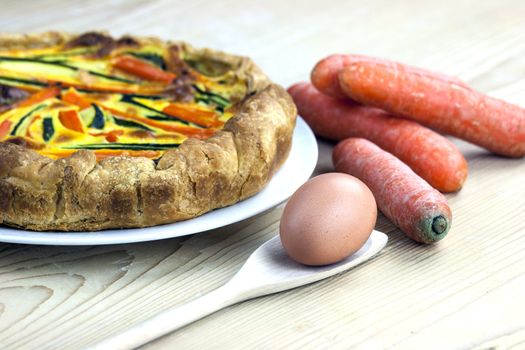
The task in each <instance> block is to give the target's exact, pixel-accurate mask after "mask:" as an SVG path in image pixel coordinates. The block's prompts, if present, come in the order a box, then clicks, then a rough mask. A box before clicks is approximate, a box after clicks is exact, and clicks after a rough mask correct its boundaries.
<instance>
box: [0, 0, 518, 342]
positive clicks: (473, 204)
mask: <svg viewBox="0 0 525 350" xmlns="http://www.w3.org/2000/svg"><path fill="white" fill-rule="evenodd" d="M524 15H525V2H523V1H520V0H515V1H510V0H503V1H496V0H493V1H483V2H481V1H474V0H455V1H452V0H442V1H439V2H436V1H430V0H425V1H417V2H416V1H410V0H405V1H396V2H391V1H386V0H369V1H357V0H351V1H342V0H334V1H331V2H326V1H319V0H316V1H276V0H269V1H261V2H255V1H222V2H208V1H200V0H197V1H191V2H189V1H186V2H183V1H167V0H154V1H142V0H131V1H111V2H105V3H102V2H97V1H74V2H70V1H64V0H53V1H45V2H44V1H41V2H33V3H31V4H30V5H29V4H28V3H23V2H21V1H14V0H8V1H2V10H1V11H0V31H3V32H24V31H43V30H48V29H59V30H68V31H78V32H80V31H84V30H89V29H101V28H102V29H107V30H110V31H111V32H112V33H114V34H124V33H139V34H148V35H157V36H161V37H163V38H179V39H185V40H188V41H190V42H192V43H194V44H195V45H197V46H210V47H215V48H221V49H224V50H227V51H231V52H234V53H240V54H246V55H250V56H251V57H253V58H254V59H255V61H256V62H258V63H259V64H260V65H261V66H262V68H263V69H264V70H265V71H266V72H267V73H268V74H269V75H270V76H271V77H272V78H273V80H275V81H276V82H279V83H281V84H283V85H286V86H287V85H290V84H292V83H294V82H297V81H300V80H306V79H308V76H309V72H310V69H311V68H312V66H313V64H314V63H315V62H316V61H317V60H318V59H320V58H321V57H323V56H326V55H328V54H330V53H335V52H353V53H362V54H369V55H375V56H381V57H385V58H390V59H395V60H399V61H403V62H406V63H409V64H413V65H417V66H421V67H424V68H429V69H433V70H437V71H442V72H445V73H448V74H453V75H459V76H460V77H461V78H462V79H464V80H465V81H467V82H468V83H469V84H471V85H473V86H474V87H475V88H477V89H479V90H481V91H484V92H487V93H488V94H490V95H492V96H495V97H499V98H504V99H506V100H508V101H510V102H513V103H517V104H521V105H522V106H525V63H524V60H523V57H524V55H525V40H524V39H525V21H523V18H524ZM454 142H455V143H456V144H457V145H458V146H459V148H460V149H461V150H462V151H463V152H464V153H465V156H466V158H467V160H468V162H469V168H470V174H469V178H468V180H467V182H466V184H465V187H464V189H463V190H462V191H461V192H459V193H457V194H453V195H448V196H447V197H448V199H449V201H450V204H451V207H452V210H453V214H454V221H453V225H452V229H451V231H450V233H449V236H448V237H447V238H446V239H445V240H444V241H442V242H440V243H439V244H437V245H434V246H422V245H419V244H416V243H414V242H412V241H410V240H409V239H407V238H406V237H405V236H404V235H403V234H402V233H401V232H400V231H399V230H397V229H396V228H395V227H393V226H392V224H391V223H389V222H388V220H386V219H385V218H384V217H380V218H379V220H378V224H377V227H376V228H377V229H379V230H381V231H384V232H386V233H388V234H389V237H390V241H389V244H388V246H387V247H386V248H385V250H384V251H383V253H382V254H381V255H380V256H379V257H377V258H376V259H374V260H373V261H370V262H368V263H366V264H364V265H362V266H360V267H358V268H357V269H354V270H352V271H351V272H350V273H347V274H342V275H338V276H336V277H333V278H331V279H329V280H326V281H323V282H320V283H317V284H315V285H311V286H307V287H305V288H301V289H296V290H293V291H290V292H286V293H280V294H276V295H273V296H269V297H265V298H261V299H256V300H252V301H249V302H246V303H243V304H240V305H237V306H234V307H230V308H228V309H225V310H222V311H220V312H218V313H216V314H214V315H212V316H210V317H208V318H206V319H203V320H201V321H199V322H196V323H194V324H192V325H190V326H188V327H185V328H183V329H181V330H180V331H178V332H176V333H173V334H170V335H168V336H166V337H163V338H161V339H159V340H157V341H155V342H152V343H150V344H148V345H146V346H145V347H144V348H145V349H151V350H154V349H164V348H181V349H212V348H213V349H215V348H228V349H241V348H272V349H273V348H291V349H299V348H300V349H319V348H330V349H334V348H344V349H347V348H352V347H356V348H366V349H381V348H395V349H421V348H425V349H432V348H434V349H443V348H447V349H454V348H475V349H487V348H497V349H500V348H501V349H507V348H510V349H520V348H524V347H525V317H523V314H524V312H525V298H524V295H525V263H524V261H525V160H523V159H520V160H515V159H506V158H501V157H496V156H493V155H490V154H488V153H486V152H485V151H483V150H481V149H480V148H477V147H475V146H472V145H469V144H466V143H464V142H462V141H459V140H454ZM332 146H333V145H332V144H331V143H328V142H325V141H322V140H321V141H320V159H319V163H318V167H317V170H316V172H317V173H321V172H326V171H331V170H332V165H331V161H330V152H331V149H332ZM281 210H282V209H281V208H276V209H274V210H271V211H269V212H267V213H264V214H262V215H259V216H258V217H256V218H252V219H249V220H247V221H244V222H241V223H237V224H235V225H232V226H229V227H225V228H221V229H218V230H214V231H210V232H208V233H204V234H199V235H195V236H191V237H185V238H180V239H170V240H164V241H158V242H147V243H138V244H129V245H111V246H104V247H96V246H91V247H89V246H87V247H44V246H23V245H13V244H1V245H0V348H2V349H16V348H19V349H77V348H82V347H85V346H87V345H89V344H91V343H94V342H96V341H97V340H100V339H102V338H104V337H106V336H108V335H111V334H113V333H115V332H117V331H118V330H121V329H125V328H127V327H129V326H130V325H131V324H134V323H135V322H138V321H142V320H145V319H147V318H149V317H151V316H153V315H155V314H157V313H158V312H160V311H162V310H165V309H167V308H169V307H173V306H176V305H179V304H181V303H183V302H185V301H188V300H191V299H193V298H195V297H196V296H199V295H201V294H203V293H206V292H208V291H210V290H211V289H214V288H216V287H218V286H219V285H221V284H222V283H224V282H225V281H226V280H228V279H229V278H230V277H231V276H232V275H233V274H234V272H235V271H236V270H237V269H238V268H239V267H240V265H241V264H242V262H243V261H244V260H245V259H246V258H247V257H248V256H249V254H250V253H251V252H252V251H253V250H254V249H255V248H256V247H257V246H258V245H259V244H260V243H262V242H264V241H265V240H266V239H268V238H269V237H271V236H272V235H274V234H275V233H276V230H277V228H278V220H279V217H280V214H281Z"/></svg>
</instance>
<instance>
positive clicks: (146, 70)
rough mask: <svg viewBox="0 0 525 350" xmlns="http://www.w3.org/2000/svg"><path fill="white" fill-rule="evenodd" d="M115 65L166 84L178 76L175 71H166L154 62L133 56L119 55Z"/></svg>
mask: <svg viewBox="0 0 525 350" xmlns="http://www.w3.org/2000/svg"><path fill="white" fill-rule="evenodd" d="M113 67H115V68H117V69H119V70H121V71H124V72H126V73H128V74H131V75H134V76H137V77H139V78H143V79H146V80H152V81H160V82H163V83H165V84H169V83H171V81H172V80H173V79H175V78H176V75H175V74H173V73H170V72H166V71H164V70H162V69H160V68H158V67H156V66H154V65H152V64H149V63H146V62H144V61H142V60H140V59H138V58H135V57H131V56H121V57H118V58H117V59H116V60H115V61H114V62H113Z"/></svg>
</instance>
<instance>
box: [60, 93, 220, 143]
mask: <svg viewBox="0 0 525 350" xmlns="http://www.w3.org/2000/svg"><path fill="white" fill-rule="evenodd" d="M71 92H72V93H75V91H73V90H71ZM68 102H70V103H72V104H74V105H76V106H79V107H82V106H85V105H88V104H89V105H90V104H92V103H95V104H96V105H97V106H99V107H101V108H103V109H105V110H106V111H108V112H111V113H113V114H115V115H117V116H119V117H123V118H127V119H131V120H134V121H138V122H140V123H143V124H146V125H149V126H153V127H155V128H159V129H162V130H166V131H171V132H177V133H180V134H184V135H191V136H193V137H195V138H207V137H209V136H211V135H213V134H214V133H215V131H216V130H215V129H199V128H192V127H190V126H179V125H172V124H166V123H162V122H159V121H156V120H152V119H148V118H144V117H141V116H138V115H135V114H132V113H128V112H124V111H119V110H118V109H114V108H111V107H107V106H105V105H103V104H101V103H99V102H97V101H94V100H91V99H89V98H86V97H84V96H81V95H78V94H77V96H75V97H74V98H72V97H71V98H69V101H68Z"/></svg>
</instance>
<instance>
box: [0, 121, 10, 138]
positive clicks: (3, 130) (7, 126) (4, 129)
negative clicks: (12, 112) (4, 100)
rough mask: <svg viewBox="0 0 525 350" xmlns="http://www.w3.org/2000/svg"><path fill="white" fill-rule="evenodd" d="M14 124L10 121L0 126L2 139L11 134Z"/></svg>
mask: <svg viewBox="0 0 525 350" xmlns="http://www.w3.org/2000/svg"><path fill="white" fill-rule="evenodd" d="M12 124H13V123H12V122H11V121H10V120H4V121H3V122H2V124H0V139H3V138H4V137H6V136H7V134H9V130H10V129H11V125H12Z"/></svg>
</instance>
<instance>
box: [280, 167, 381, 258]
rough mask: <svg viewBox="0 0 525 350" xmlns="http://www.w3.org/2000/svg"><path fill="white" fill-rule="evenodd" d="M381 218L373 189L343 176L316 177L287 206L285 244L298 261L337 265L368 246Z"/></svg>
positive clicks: (282, 227)
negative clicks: (366, 243)
mask: <svg viewBox="0 0 525 350" xmlns="http://www.w3.org/2000/svg"><path fill="white" fill-rule="evenodd" d="M376 219H377V206H376V201H375V199H374V195H373V194H372V192H371V191H370V189H369V188H368V187H367V186H366V185H365V184H364V183H363V182H361V181H360V180H359V179H357V178H355V177H353V176H350V175H347V174H341V173H328V174H323V175H319V176H316V177H314V178H312V179H310V180H309V181H308V182H306V183H305V184H304V185H302V186H301V187H300V188H299V189H298V190H297V191H296V192H295V193H294V194H293V195H292V197H291V198H290V200H289V201H288V203H287V204H286V206H285V207H284V211H283V215H282V218H281V224H280V235H281V242H282V243H283V246H284V249H285V250H286V252H287V253H288V255H290V257H291V258H292V259H294V260H295V261H297V262H299V263H302V264H305V265H327V264H333V263H336V262H338V261H340V260H343V259H344V258H346V257H348V256H350V255H352V254H353V253H355V252H356V251H357V250H359V248H361V247H362V246H363V244H365V242H366V240H367V239H368V237H369V236H370V234H371V233H372V230H373V229H374V226H375V223H376Z"/></svg>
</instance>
